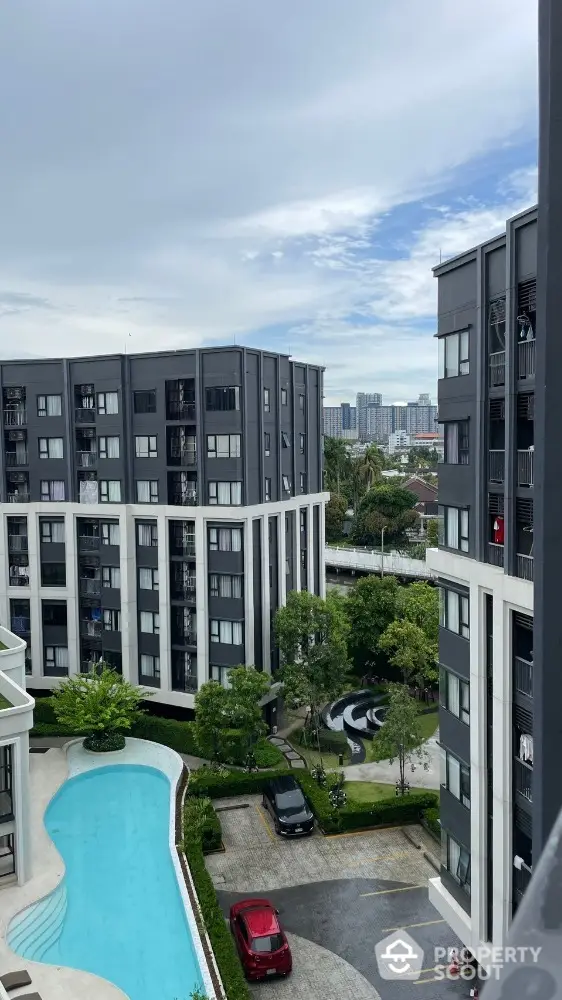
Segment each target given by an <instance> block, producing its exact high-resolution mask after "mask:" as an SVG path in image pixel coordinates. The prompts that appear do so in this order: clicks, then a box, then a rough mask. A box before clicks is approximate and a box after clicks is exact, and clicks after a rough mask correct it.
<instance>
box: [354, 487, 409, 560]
mask: <svg viewBox="0 0 562 1000" xmlns="http://www.w3.org/2000/svg"><path fill="white" fill-rule="evenodd" d="M417 502H418V501H417V497H416V496H415V495H414V494H413V493H411V492H410V491H409V490H405V489H403V488H402V487H401V486H394V485H392V484H390V483H388V484H386V483H385V484H382V485H377V486H374V487H373V489H371V490H369V491H368V493H366V494H365V496H364V497H363V499H362V501H361V503H360V504H359V507H358V509H357V513H356V515H355V518H354V521H353V528H352V537H353V540H354V541H355V542H356V543H357V544H358V545H371V546H375V545H379V544H380V542H381V535H382V529H383V528H384V529H385V535H384V537H385V542H386V541H388V542H389V543H394V544H397V543H400V542H405V541H406V540H407V536H406V529H407V528H413V527H414V525H415V524H416V522H417V520H418V515H417V513H416V511H415V510H414V506H415V504H416V503H417Z"/></svg>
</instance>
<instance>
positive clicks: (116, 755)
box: [0, 737, 224, 1000]
mask: <svg viewBox="0 0 562 1000" xmlns="http://www.w3.org/2000/svg"><path fill="white" fill-rule="evenodd" d="M62 752H63V754H64V757H65V761H66V771H67V773H66V775H65V776H64V777H63V779H62V781H60V782H59V783H58V784H57V787H56V788H54V789H53V791H52V794H51V795H50V796H49V799H48V801H47V802H46V804H45V805H44V808H43V812H42V816H41V823H42V826H43V832H44V834H45V836H46V837H47V839H48V841H49V845H50V850H51V852H54V854H55V855H56V858H57V859H58V867H59V868H60V871H59V872H58V873H57V876H56V879H55V882H54V884H52V882H51V881H50V880H47V881H48V882H49V888H48V889H46V891H43V892H39V893H38V894H37V895H34V896H33V898H31V899H29V900H28V901H27V902H26V903H25V905H23V906H19V907H17V909H15V910H13V912H12V913H11V914H10V915H9V917H8V918H7V920H6V921H5V923H4V926H3V927H2V944H4V945H5V946H6V948H7V949H8V951H9V953H10V955H13V956H15V958H16V959H17V962H18V963H19V964H20V965H21V963H22V961H26V960H25V959H22V958H21V957H19V956H17V954H16V953H15V952H13V951H12V949H11V948H10V947H9V944H8V941H7V938H8V935H9V933H10V928H11V926H12V924H13V923H14V921H15V920H16V919H17V918H18V917H21V916H22V915H23V914H24V913H25V912H26V911H27V910H29V909H30V908H31V907H33V906H36V905H37V904H38V903H41V902H42V901H43V900H45V899H47V898H48V897H49V896H52V895H53V894H54V893H55V892H56V891H57V889H58V888H59V887H60V885H61V883H62V881H63V879H64V875H65V866H64V861H63V859H62V858H61V856H60V854H59V852H58V851H57V848H56V846H55V844H54V843H53V841H52V839H51V838H50V837H49V835H48V833H47V830H46V828H45V823H44V818H45V814H46V812H47V809H48V807H49V805H50V803H51V802H52V801H53V799H54V798H55V796H56V795H58V794H59V792H60V790H61V789H62V788H63V786H64V784H65V782H66V781H69V780H71V779H72V778H75V777H77V776H78V775H80V774H84V773H87V772H88V771H93V770H101V769H102V768H106V767H111V766H116V765H126V764H129V765H137V766H145V767H151V768H154V769H155V770H157V771H160V772H161V773H162V774H164V775H165V776H166V777H167V778H168V780H169V782H170V815H169V838H168V846H169V850H170V855H171V858H172V864H173V867H174V872H175V875H176V881H177V884H178V888H179V892H180V896H181V899H182V903H183V907H184V911H185V915H186V919H187V922H188V926H189V931H190V935H191V940H192V943H193V949H194V951H195V954H196V957H197V961H198V964H199V969H200V972H201V977H202V980H203V983H202V985H203V989H204V992H205V994H206V996H207V997H208V998H209V1000H220V994H219V996H217V991H216V988H215V983H217V984H219V988H220V993H222V994H223V995H224V987H223V986H222V981H221V978H220V973H219V971H218V968H217V965H216V962H215V959H214V954H213V950H212V946H211V943H210V941H209V939H208V936H207V934H206V931H204V930H200V929H199V926H198V924H197V920H196V917H195V913H194V912H193V907H192V903H191V899H190V891H189V890H188V887H187V885H186V879H185V876H184V871H183V869H182V865H181V863H180V857H179V853H178V848H177V846H176V808H177V796H178V789H179V788H180V783H181V779H182V775H183V773H184V769H185V768H186V765H185V764H184V762H183V760H182V758H181V756H180V755H179V754H178V753H176V751H175V750H171V749H170V747H167V746H164V745H163V744H161V743H152V742H151V741H149V740H139V739H135V738H133V737H127V740H126V744H125V747H124V749H123V750H118V751H113V752H111V753H108V754H95V753H92V752H90V751H87V750H84V748H83V746H82V740H81V739H73V740H69V742H68V743H66V744H65V745H64V746H63V747H62ZM182 801H183V796H182ZM184 860H185V861H186V874H187V877H188V878H189V881H190V889H191V896H192V898H193V899H194V901H195V904H196V905H197V906H199V903H198V898H197V893H196V891H195V886H194V883H193V879H192V876H191V872H190V870H189V865H188V864H187V860H186V859H185V857H184ZM6 892H9V889H5V890H3V892H2V896H3V898H4V893H6ZM202 935H204V939H205V945H206V947H205V946H204V944H203V941H202ZM0 955H1V951H0ZM209 959H210V960H211V961H212V964H213V972H212V973H211V971H210V969H209ZM27 965H28V966H29V967H31V966H34V967H35V968H38V969H41V970H49V969H51V970H56V971H57V972H58V973H61V972H65V973H66V974H71V978H72V976H80V977H86V978H88V979H90V980H93V981H94V982H96V983H98V984H100V986H101V985H102V984H103V987H107V989H103V990H102V991H101V992H100V991H99V989H98V993H97V994H93V995H94V996H97V997H99V1000H106V996H105V994H106V993H107V1000H129V998H128V997H127V995H126V994H125V993H124V992H123V991H122V990H121V989H119V987H118V986H116V985H115V984H114V983H112V982H110V981H109V980H106V979H104V978H102V977H101V976H97V975H96V974H95V973H89V972H83V971H82V970H80V969H72V968H70V967H67V966H52V965H49V964H48V963H43V962H33V961H29V962H27ZM14 967H15V966H14ZM73 990H74V993H75V992H76V990H75V987H74V988H73ZM74 993H73V996H74ZM102 994H103V998H102ZM61 996H62V994H61ZM69 996H70V994H69ZM80 996H81V997H84V1000H89V996H88V997H86V996H85V995H84V993H83V991H82V987H81V989H80Z"/></svg>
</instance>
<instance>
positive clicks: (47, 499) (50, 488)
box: [39, 479, 66, 503]
mask: <svg viewBox="0 0 562 1000" xmlns="http://www.w3.org/2000/svg"><path fill="white" fill-rule="evenodd" d="M55 483H58V484H59V485H60V484H61V483H62V497H57V498H56V499H53V497H52V496H51V493H52V492H53V486H54V485H55ZM45 486H46V487H47V490H45V488H44V487H45ZM46 493H47V494H48V495H47V496H45V494H46ZM39 498H40V501H41V503H65V502H66V482H65V480H64V479H41V480H40V483H39Z"/></svg>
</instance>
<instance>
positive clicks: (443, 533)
mask: <svg viewBox="0 0 562 1000" xmlns="http://www.w3.org/2000/svg"><path fill="white" fill-rule="evenodd" d="M468 524H469V521H468V510H466V509H465V508H461V507H439V529H440V537H439V544H440V545H444V546H445V547H446V548H448V549H458V550H459V551H460V552H468Z"/></svg>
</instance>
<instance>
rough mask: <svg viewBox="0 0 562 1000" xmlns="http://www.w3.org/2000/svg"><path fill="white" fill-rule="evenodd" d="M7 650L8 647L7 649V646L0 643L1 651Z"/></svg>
mask: <svg viewBox="0 0 562 1000" xmlns="http://www.w3.org/2000/svg"><path fill="white" fill-rule="evenodd" d="M7 648H8V647H7V646H5V645H4V643H3V642H0V649H7Z"/></svg>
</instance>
